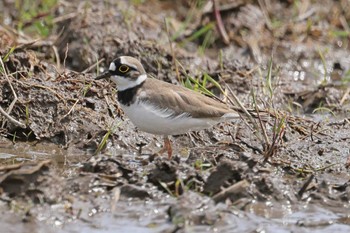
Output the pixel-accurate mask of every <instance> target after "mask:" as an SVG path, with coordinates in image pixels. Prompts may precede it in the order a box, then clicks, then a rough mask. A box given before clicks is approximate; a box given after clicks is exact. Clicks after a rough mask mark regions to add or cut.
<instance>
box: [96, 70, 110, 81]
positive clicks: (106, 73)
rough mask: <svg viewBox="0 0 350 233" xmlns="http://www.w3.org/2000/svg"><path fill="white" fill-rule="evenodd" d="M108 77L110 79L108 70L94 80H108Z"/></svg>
mask: <svg viewBox="0 0 350 233" xmlns="http://www.w3.org/2000/svg"><path fill="white" fill-rule="evenodd" d="M109 77H111V74H110V73H109V70H107V71H105V72H103V73H102V74H100V75H99V76H97V77H96V78H95V80H100V79H104V78H109Z"/></svg>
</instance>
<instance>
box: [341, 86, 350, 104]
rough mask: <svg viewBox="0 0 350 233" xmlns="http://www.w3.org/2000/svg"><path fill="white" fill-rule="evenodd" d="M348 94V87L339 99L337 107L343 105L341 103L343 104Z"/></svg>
mask: <svg viewBox="0 0 350 233" xmlns="http://www.w3.org/2000/svg"><path fill="white" fill-rule="evenodd" d="M349 94H350V87H348V89H347V90H346V91H345V93H344V95H343V97H342V98H341V100H340V102H339V105H340V106H341V105H343V103H344V102H345V100H346V99H347V98H348V96H349Z"/></svg>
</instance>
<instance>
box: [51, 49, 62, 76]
mask: <svg viewBox="0 0 350 233" xmlns="http://www.w3.org/2000/svg"><path fill="white" fill-rule="evenodd" d="M52 50H53V53H54V54H55V57H56V65H57V70H61V61H60V55H59V54H58V50H57V47H56V46H55V45H53V46H52Z"/></svg>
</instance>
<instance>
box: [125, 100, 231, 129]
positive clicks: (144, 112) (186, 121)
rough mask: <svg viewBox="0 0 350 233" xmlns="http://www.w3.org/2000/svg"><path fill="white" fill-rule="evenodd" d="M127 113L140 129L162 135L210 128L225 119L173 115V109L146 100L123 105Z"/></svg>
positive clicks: (184, 114)
mask: <svg viewBox="0 0 350 233" xmlns="http://www.w3.org/2000/svg"><path fill="white" fill-rule="evenodd" d="M121 107H122V109H123V111H124V112H125V114H126V115H127V116H128V117H129V118H130V120H131V121H132V123H133V124H134V125H135V126H137V127H138V128H139V129H140V130H142V131H145V132H148V133H152V134H160V135H177V134H184V133H187V132H188V131H197V130H202V129H205V128H209V127H211V126H213V125H214V124H216V123H218V122H221V121H222V120H224V119H216V120H215V119H211V118H192V117H190V116H189V115H188V114H187V113H183V114H180V115H178V116H176V117H171V116H172V115H173V111H172V110H170V109H160V108H158V107H156V106H154V105H152V104H149V103H146V102H138V101H135V102H134V103H133V104H131V105H130V106H125V105H121Z"/></svg>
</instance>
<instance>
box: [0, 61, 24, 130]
mask: <svg viewBox="0 0 350 233" xmlns="http://www.w3.org/2000/svg"><path fill="white" fill-rule="evenodd" d="M0 63H1V66H2V69H3V72H4V75H5V78H6V79H7V82H8V84H9V85H10V88H11V91H12V93H13V100H12V102H11V104H10V106H9V108H8V110H7V112H5V111H4V109H3V108H1V106H0V108H1V109H0V112H1V113H2V114H3V115H4V116H5V117H6V118H7V119H8V120H9V121H11V122H12V123H14V124H15V125H17V126H19V127H21V128H24V129H25V128H26V125H25V124H23V123H21V122H19V121H18V120H16V119H14V118H13V117H11V116H10V113H11V111H12V109H13V107H14V105H15V103H16V102H17V100H18V97H17V94H16V92H15V89H13V86H12V84H11V81H10V79H9V77H8V75H7V72H6V68H5V65H4V62H3V61H2V57H1V56H0ZM4 126H5V121H4V122H3V123H2V126H1V127H2V128H3V127H4Z"/></svg>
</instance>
